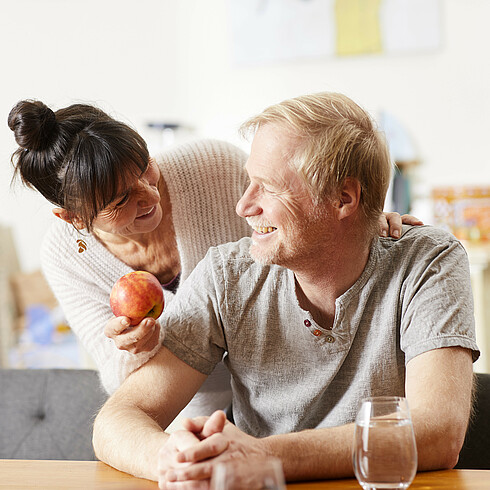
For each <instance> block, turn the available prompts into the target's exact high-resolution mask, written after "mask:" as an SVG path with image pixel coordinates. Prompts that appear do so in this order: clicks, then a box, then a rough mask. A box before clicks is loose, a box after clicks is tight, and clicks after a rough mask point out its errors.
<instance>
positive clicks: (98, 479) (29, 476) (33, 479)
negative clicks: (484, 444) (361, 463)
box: [0, 459, 490, 490]
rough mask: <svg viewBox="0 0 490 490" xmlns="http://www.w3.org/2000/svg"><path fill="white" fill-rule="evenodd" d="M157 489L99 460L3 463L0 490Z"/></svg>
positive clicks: (444, 476)
mask: <svg viewBox="0 0 490 490" xmlns="http://www.w3.org/2000/svg"><path fill="white" fill-rule="evenodd" d="M287 487H288V490H325V489H338V490H351V489H352V490H360V488H361V487H360V486H359V484H358V483H357V481H356V480H355V479H347V480H331V481H324V482H323V481H322V482H305V483H290V484H289V485H288V486H287ZM2 489H8V490H33V489H36V490H61V489H62V490H82V489H83V490H111V489H117V490H147V489H148V490H149V489H152V490H156V489H158V485H157V484H156V483H155V482H151V481H148V480H142V479H141V478H135V477H132V476H130V475H128V474H126V473H122V472H120V471H117V470H115V469H114V468H111V467H110V466H107V465H105V464H104V463H101V462H99V461H27V460H19V459H3V460H0V490H2ZM414 489H420V490H422V489H423V490H431V489H462V490H484V489H490V470H489V471H481V470H450V471H433V472H428V473H419V474H418V475H417V476H416V477H415V480H414V482H413V483H412V485H411V486H410V490H414Z"/></svg>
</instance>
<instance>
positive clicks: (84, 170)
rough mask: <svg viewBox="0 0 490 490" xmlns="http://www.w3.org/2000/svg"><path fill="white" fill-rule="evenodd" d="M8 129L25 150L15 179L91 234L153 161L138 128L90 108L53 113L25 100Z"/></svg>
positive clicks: (17, 159)
mask: <svg viewBox="0 0 490 490" xmlns="http://www.w3.org/2000/svg"><path fill="white" fill-rule="evenodd" d="M8 125H9V128H10V129H11V130H12V131H13V132H14V134H15V140H16V142H17V144H18V145H19V146H20V148H18V149H17V150H16V151H15V153H14V154H13V155H12V164H13V165H14V168H15V172H14V178H15V176H16V175H18V174H20V177H21V179H22V181H23V182H24V184H26V185H27V186H28V187H31V188H35V189H37V190H38V191H39V192H40V193H41V194H42V195H43V196H44V197H45V198H46V199H47V200H48V201H50V202H51V203H53V204H55V205H56V206H59V207H61V208H64V209H66V210H67V211H68V212H69V213H70V215H71V216H72V217H77V218H78V219H80V220H81V221H82V223H83V224H84V226H85V227H86V229H87V230H88V231H90V230H91V228H92V223H93V220H94V219H95V217H96V216H97V214H98V213H99V212H100V211H101V210H102V209H104V208H105V207H107V205H108V204H109V203H111V202H112V201H114V200H115V199H116V197H117V196H118V194H119V193H120V192H121V189H122V188H123V186H125V183H126V181H127V180H128V179H130V178H134V176H139V175H140V174H141V173H142V172H143V171H144V170H146V168H147V166H148V163H149V154H148V148H147V146H146V143H145V141H144V140H143V138H142V137H141V136H140V135H139V134H138V133H137V132H136V131H135V130H134V129H132V128H130V127H129V126H128V125H126V124H124V123H122V122H120V121H116V120H115V119H113V118H112V117H110V116H109V115H107V114H106V113H105V112H103V111H102V110H100V109H98V108H96V107H93V106H90V105H85V104H74V105H71V106H69V107H66V108H65V109H60V110H58V111H56V112H53V111H52V110H51V109H50V108H49V107H47V106H46V105H45V104H43V103H42V102H40V101H35V100H23V101H20V102H18V103H17V104H16V105H15V107H13V109H12V110H11V111H10V114H9V117H8Z"/></svg>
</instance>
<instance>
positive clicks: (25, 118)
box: [8, 100, 58, 151]
mask: <svg viewBox="0 0 490 490" xmlns="http://www.w3.org/2000/svg"><path fill="white" fill-rule="evenodd" d="M8 125H9V128H10V129H11V130H12V131H13V132H14V134H15V141H16V142H17V144H18V145H19V146H21V147H22V148H25V149H26V150H35V151H39V150H44V149H46V148H48V147H49V146H50V144H51V142H52V141H53V139H54V138H55V136H56V134H57V130H58V123H57V122H56V116H55V114H54V112H53V111H52V110H51V109H50V108H49V107H48V106H47V105H45V104H43V103H42V102H40V101H37V100H21V101H20V102H18V103H17V104H16V105H15V106H14V107H13V109H12V110H11V111H10V114H9V117H8Z"/></svg>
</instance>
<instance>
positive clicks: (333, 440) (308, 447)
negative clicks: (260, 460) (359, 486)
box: [262, 424, 354, 481]
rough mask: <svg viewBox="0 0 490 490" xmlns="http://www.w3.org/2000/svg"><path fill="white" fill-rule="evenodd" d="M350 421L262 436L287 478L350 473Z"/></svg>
mask: <svg viewBox="0 0 490 490" xmlns="http://www.w3.org/2000/svg"><path fill="white" fill-rule="evenodd" d="M353 438H354V424H348V425H343V426H340V427H332V428H326V429H313V430H305V431H302V432H296V433H292V434H281V435H277V436H270V437H266V438H264V439H262V443H263V444H264V446H265V448H266V451H267V452H268V453H270V454H273V455H275V456H277V457H279V458H280V459H281V460H282V462H283V467H284V472H285V476H286V479H287V480H288V481H297V480H314V479H330V478H343V477H347V476H353V475H354V470H353V467H352V442H353Z"/></svg>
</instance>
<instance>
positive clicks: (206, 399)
mask: <svg viewBox="0 0 490 490" xmlns="http://www.w3.org/2000/svg"><path fill="white" fill-rule="evenodd" d="M156 160H157V162H158V164H159V167H160V171H161V172H162V175H163V177H164V179H165V181H166V183H167V186H168V190H169V193H170V199H171V202H172V218H173V223H174V227H175V234H176V239H177V246H178V249H179V254H180V260H181V267H182V269H181V270H182V276H181V281H184V280H185V279H186V278H187V277H188V275H189V273H190V272H191V271H192V269H193V268H194V267H195V266H196V264H197V263H198V262H199V261H200V260H201V259H202V258H203V257H204V255H205V254H206V252H207V250H208V249H209V247H211V246H214V245H218V244H220V243H225V242H229V241H236V240H238V239H240V238H241V237H243V236H246V235H248V234H249V228H248V226H247V224H246V222H245V220H243V219H242V218H239V217H238V216H237V215H236V213H235V205H236V203H237V201H238V199H239V198H240V196H241V195H242V193H243V191H244V189H245V188H246V185H247V176H246V173H245V170H244V164H245V160H246V154H245V153H244V152H242V151H241V150H240V149H238V148H236V147H235V146H233V145H231V144H229V143H225V142H220V141H214V140H206V141H199V142H195V143H190V144H185V145H182V146H179V147H175V148H172V149H170V150H168V151H167V152H165V153H164V154H162V155H160V156H158V157H156ZM79 240H83V242H84V244H85V246H86V250H82V249H83V248H84V247H82V249H80V245H79V243H80V242H79ZM79 249H80V250H82V251H81V252H80V251H79ZM41 263H42V268H43V271H44V274H45V276H46V278H47V280H48V283H49V284H50V286H51V288H52V290H53V292H54V294H55V296H56V298H57V299H58V301H59V303H60V305H61V307H62V309H63V311H64V313H65V316H66V319H67V321H68V323H69V325H70V327H71V328H72V330H73V331H74V332H75V334H76V335H77V336H78V338H79V340H80V342H81V343H82V344H83V346H84V347H85V349H86V350H87V352H88V353H89V354H90V356H91V357H92V359H93V360H94V362H95V364H96V366H97V368H98V370H99V372H100V377H101V381H102V384H103V386H104V387H105V389H106V390H107V391H108V392H109V393H112V392H113V391H115V390H116V389H117V387H118V386H119V385H120V384H121V383H122V381H124V379H125V378H126V377H127V376H128V375H129V374H130V373H131V372H132V371H134V370H135V369H137V368H138V367H139V366H141V365H142V364H144V363H145V362H146V361H148V360H149V359H150V358H151V357H152V356H153V355H154V354H155V353H156V352H157V350H158V346H157V348H155V349H154V350H153V351H152V352H149V353H141V354H136V355H135V354H130V353H128V352H126V351H121V350H118V349H117V348H116V346H115V344H114V342H113V341H112V340H110V339H108V338H107V337H106V336H105V335H104V327H105V325H106V323H107V321H108V320H109V319H110V318H111V317H112V316H113V314H112V311H111V309H110V306H109V296H110V292H111V289H112V286H113V284H114V283H115V282H116V280H117V279H118V278H119V277H121V276H122V275H124V274H126V273H128V272H130V271H131V270H132V269H131V268H130V267H128V266H127V265H126V264H125V263H124V262H122V261H121V260H119V259H118V258H116V257H115V256H114V255H112V254H111V253H110V252H109V251H108V250H107V249H106V248H105V247H103V246H102V245H101V244H100V243H99V242H98V241H97V240H96V239H95V237H93V236H92V235H91V234H87V233H86V232H83V233H80V232H77V231H76V230H75V229H74V228H73V227H72V226H70V225H68V224H66V223H65V222H63V221H62V220H60V219H54V223H53V224H52V226H51V228H50V229H49V231H48V233H47V235H46V237H45V239H44V241H43V245H42V251H41ZM172 298H173V294H172V293H171V292H169V291H165V300H166V302H167V303H168V302H169V301H171V300H172ZM164 314H165V312H164ZM230 400H231V392H230V386H229V374H228V372H227V371H226V370H225V368H224V367H223V366H222V364H220V365H219V366H218V367H217V368H216V369H215V372H214V373H213V374H212V375H211V376H210V377H209V378H208V380H207V381H206V383H205V384H204V385H203V387H202V388H201V390H200V392H199V393H198V394H197V395H196V397H195V398H194V400H193V401H192V402H191V404H189V406H188V407H187V409H186V411H185V413H183V415H185V416H195V415H198V414H200V415H205V414H209V413H211V412H212V411H214V410H215V409H217V408H224V407H225V406H226V405H227V404H228V403H229V401H230Z"/></svg>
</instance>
